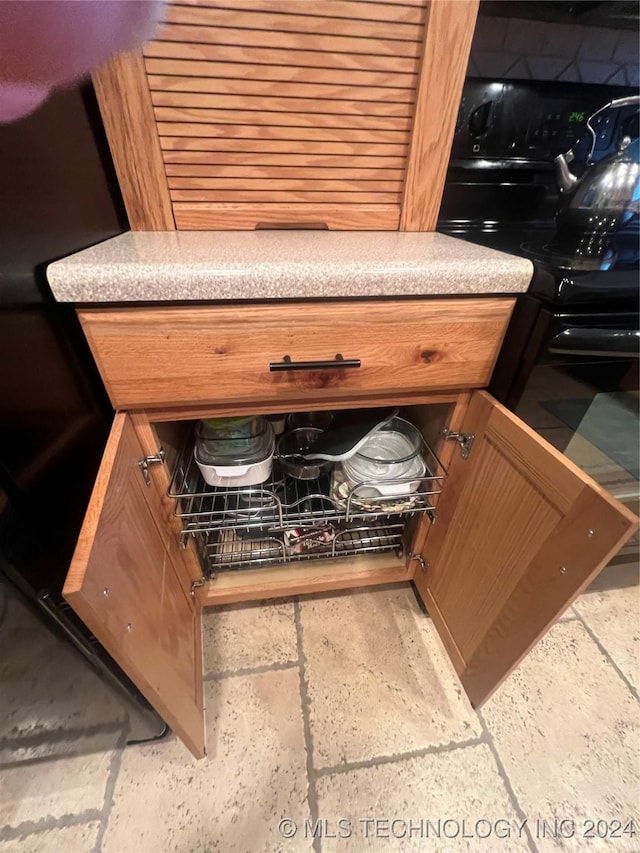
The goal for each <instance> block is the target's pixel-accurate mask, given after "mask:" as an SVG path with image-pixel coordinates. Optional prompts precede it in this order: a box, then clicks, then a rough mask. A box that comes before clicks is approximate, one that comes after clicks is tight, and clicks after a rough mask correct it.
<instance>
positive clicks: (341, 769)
mask: <svg viewBox="0 0 640 853" xmlns="http://www.w3.org/2000/svg"><path fill="white" fill-rule="evenodd" d="M485 742H486V741H485V739H484V738H483V737H479V738H470V739H469V740H464V741H449V743H445V744H438V745H434V746H423V747H421V748H420V749H412V750H409V751H407V752H397V753H394V754H392V755H379V756H375V757H374V758H365V759H363V760H362V761H351V762H345V763H344V764H336V765H334V766H331V767H320V768H319V769H318V770H316V771H315V772H316V776H317V777H322V776H337V775H340V774H343V773H350V772H351V771H353V770H363V769H366V768H367V767H378V766H382V765H385V764H395V763H397V762H401V761H410V760H411V759H412V758H424V757H425V756H427V755H439V754H440V753H447V752H455V751H456V750H457V749H466V748H467V747H472V746H479V745H480V744H483V743H485Z"/></svg>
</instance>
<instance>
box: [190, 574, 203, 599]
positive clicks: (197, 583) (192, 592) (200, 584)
mask: <svg viewBox="0 0 640 853" xmlns="http://www.w3.org/2000/svg"><path fill="white" fill-rule="evenodd" d="M204 585H205V579H204V578H199V579H198V580H197V581H191V589H190V590H189V594H190V595H191V598H195V597H196V590H197V589H200V588H201V587H203V586H204Z"/></svg>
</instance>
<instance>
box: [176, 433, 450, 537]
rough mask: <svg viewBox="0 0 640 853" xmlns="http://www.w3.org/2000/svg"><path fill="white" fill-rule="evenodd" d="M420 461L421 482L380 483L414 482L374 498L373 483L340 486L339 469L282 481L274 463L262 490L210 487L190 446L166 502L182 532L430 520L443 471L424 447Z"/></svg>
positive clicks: (279, 529)
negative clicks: (407, 489)
mask: <svg viewBox="0 0 640 853" xmlns="http://www.w3.org/2000/svg"><path fill="white" fill-rule="evenodd" d="M422 455H423V459H424V462H425V465H426V468H427V472H426V473H425V475H424V476H423V477H410V478H406V480H403V479H395V480H390V481H383V482H385V483H393V484H395V485H398V484H403V483H405V482H407V483H412V484H415V483H418V488H417V490H415V491H412V492H411V493H407V494H406V495H404V496H396V497H378V496H376V497H375V498H372V497H371V495H372V489H374V490H375V486H376V483H375V482H373V481H372V482H367V483H359V484H358V485H357V486H354V487H353V488H348V487H347V486H345V484H344V482H341V480H340V477H341V473H340V472H341V466H340V465H336V466H334V468H332V469H330V471H329V473H326V474H323V476H321V477H320V478H319V479H317V480H296V479H294V478H293V477H288V476H284V475H283V474H282V471H281V469H280V466H279V464H278V462H277V460H275V461H274V466H273V472H272V475H271V477H270V478H269V480H268V481H267V482H265V483H263V484H261V485H260V486H253V487H249V488H247V487H245V488H237V489H228V488H224V489H223V488H217V487H214V486H208V485H206V483H205V482H204V480H203V478H202V475H201V473H200V470H199V468H198V466H197V464H196V462H195V459H194V457H193V443H192V442H191V443H187V445H186V446H185V448H184V450H183V452H182V454H181V456H180V459H179V462H178V464H177V466H176V469H175V472H174V474H173V477H172V480H171V484H170V486H169V491H168V494H169V497H171V498H174V499H175V500H176V509H175V514H176V515H177V516H178V518H180V519H181V520H182V528H183V533H184V534H185V536H186V535H188V534H190V533H210V532H214V531H224V530H237V531H241V530H244V531H261V532H262V533H264V535H265V537H269V536H270V535H271V534H273V533H279V532H282V531H284V530H287V529H290V528H292V527H300V526H303V527H308V526H313V525H323V524H324V525H327V524H338V523H340V522H344V521H346V522H352V521H361V522H362V523H363V524H370V523H371V521H372V520H374V519H387V520H389V519H393V518H399V517H402V518H405V519H406V518H408V517H410V516H412V515H414V514H416V513H427V514H428V515H429V516H430V518H431V520H433V518H434V509H433V503H432V498H433V496H434V495H437V494H439V493H440V491H441V489H442V484H443V481H444V480H445V479H446V477H447V472H446V470H445V468H444V466H443V465H442V463H441V462H440V460H439V459H438V457H437V456H436V455H435V453H434V452H433V451H432V450H431V448H430V447H429V446H428V445H427V444H426V443H425V444H424V446H423V453H422Z"/></svg>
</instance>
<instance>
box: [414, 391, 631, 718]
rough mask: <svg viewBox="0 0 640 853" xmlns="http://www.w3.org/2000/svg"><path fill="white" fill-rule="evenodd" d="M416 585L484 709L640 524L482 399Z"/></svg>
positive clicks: (473, 405) (473, 406) (470, 419)
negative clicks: (467, 447)
mask: <svg viewBox="0 0 640 853" xmlns="http://www.w3.org/2000/svg"><path fill="white" fill-rule="evenodd" d="M461 431H462V432H465V433H473V434H474V442H473V446H472V448H471V452H470V454H469V457H468V458H467V459H463V458H462V456H461V454H460V453H459V452H457V451H456V452H455V453H454V457H453V461H452V463H451V465H450V468H449V478H448V480H447V483H446V486H445V488H444V489H443V491H442V494H441V496H440V499H439V502H438V509H437V519H436V523H435V524H434V525H433V527H432V529H431V530H430V532H429V534H428V538H427V541H426V545H425V547H424V550H423V557H424V559H425V561H427V565H426V572H424V573H423V572H420V571H419V572H418V573H417V575H416V578H415V583H416V586H417V588H418V591H419V593H420V595H421V596H422V598H423V600H424V603H425V605H426V607H427V609H428V610H429V613H430V615H431V617H432V619H433V622H434V624H435V626H436V628H437V629H438V631H439V633H440V636H441V637H442V640H443V642H444V644H445V646H446V648H447V650H448V652H449V655H450V657H451V659H452V661H453V663H454V665H455V667H456V670H457V672H458V675H459V676H460V680H461V681H462V685H463V687H464V688H465V690H466V692H467V694H468V696H469V698H470V699H471V702H472V704H473V705H474V706H476V707H477V706H479V705H481V704H482V703H483V702H484V701H485V700H486V699H487V698H488V697H489V696H490V695H491V693H493V691H494V690H495V689H496V687H498V685H499V684H500V683H501V682H502V681H503V680H504V679H505V678H506V676H507V675H508V674H509V673H510V672H511V671H512V670H513V669H514V667H516V666H517V665H518V663H519V662H520V661H521V660H522V658H523V657H524V656H525V655H526V654H527V652H528V651H529V650H530V649H531V648H532V646H533V645H535V643H536V642H537V641H538V640H539V639H540V637H542V636H543V634H544V633H545V632H546V631H547V630H548V629H549V628H550V627H551V626H552V625H553V624H554V622H555V621H556V620H557V619H558V617H559V616H560V615H561V614H562V612H563V611H564V610H565V609H566V608H567V607H568V606H569V604H570V603H571V602H572V601H573V599H574V598H576V596H577V595H579V593H580V592H581V591H582V590H583V589H584V588H585V587H586V586H587V585H588V584H589V583H590V582H591V580H592V579H593V578H594V577H595V575H597V573H598V572H599V571H600V569H602V568H603V566H605V565H606V564H607V562H608V561H609V560H610V559H611V558H612V557H613V555H614V554H615V553H616V552H617V551H618V550H619V548H620V547H621V546H622V545H623V544H624V543H625V542H626V540H627V539H628V538H629V537H630V536H631V535H632V534H633V532H634V531H635V530H636V528H637V525H638V519H637V518H636V516H635V515H634V514H633V513H632V512H630V511H629V510H628V509H627V508H626V507H624V506H623V505H622V504H620V503H618V502H617V501H616V500H615V499H614V498H612V497H611V496H610V495H609V494H608V493H607V492H606V491H604V490H603V489H602V488H601V487H600V486H598V485H597V483H595V482H594V481H593V480H591V479H590V478H589V477H587V476H586V474H584V473H583V472H582V471H581V470H580V469H579V468H577V467H576V466H575V465H574V464H573V463H572V462H569V461H568V460H567V459H566V458H565V457H564V456H562V454H561V453H559V452H558V451H557V450H555V449H554V448H552V447H551V446H550V445H549V444H547V442H546V441H544V440H543V439H542V438H540V436H538V435H537V434H536V433H535V432H534V431H533V430H532V429H530V428H529V427H528V426H526V425H525V424H524V423H523V422H522V421H521V420H519V419H518V418H517V417H516V416H515V415H513V414H512V413H511V412H509V411H507V409H505V408H504V407H503V406H501V405H500V404H499V403H497V402H496V401H495V400H494V399H493V398H492V397H490V396H489V395H488V394H486V393H485V392H484V391H476V392H474V393H473V395H472V397H471V402H470V404H469V409H468V411H467V414H466V417H465V420H464V425H463V426H462V430H461Z"/></svg>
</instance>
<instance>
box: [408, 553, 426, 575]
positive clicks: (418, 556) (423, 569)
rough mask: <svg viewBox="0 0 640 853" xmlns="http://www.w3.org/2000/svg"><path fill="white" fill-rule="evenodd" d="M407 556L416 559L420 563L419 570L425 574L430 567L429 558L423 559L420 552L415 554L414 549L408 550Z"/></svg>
mask: <svg viewBox="0 0 640 853" xmlns="http://www.w3.org/2000/svg"><path fill="white" fill-rule="evenodd" d="M409 557H411V559H412V560H417V561H418V562H419V563H420V571H421V572H422V573H423V574H425V575H426V573H427V572H428V571H429V568H430V566H429V560H425V558H424V557H423V556H422V554H416V553H415V552H414V551H409Z"/></svg>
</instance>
